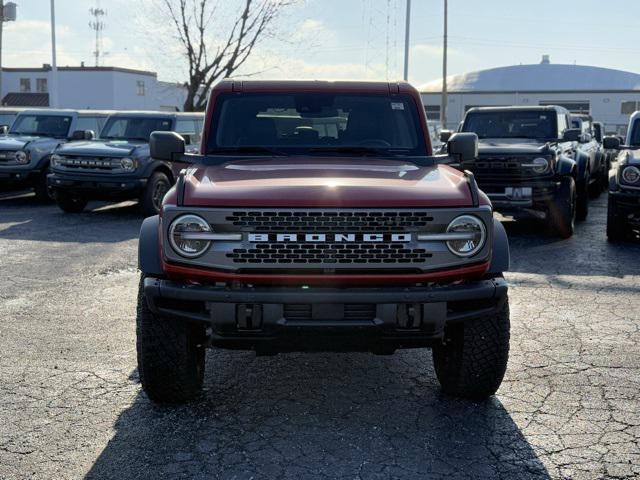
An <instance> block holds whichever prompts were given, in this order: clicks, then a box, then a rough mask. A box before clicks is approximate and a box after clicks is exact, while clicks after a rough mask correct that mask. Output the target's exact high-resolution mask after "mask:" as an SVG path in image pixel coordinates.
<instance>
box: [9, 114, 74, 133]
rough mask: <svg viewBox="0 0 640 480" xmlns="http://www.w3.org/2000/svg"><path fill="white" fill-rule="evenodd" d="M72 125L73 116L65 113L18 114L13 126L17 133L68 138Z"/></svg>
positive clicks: (12, 129)
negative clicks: (64, 114)
mask: <svg viewBox="0 0 640 480" xmlns="http://www.w3.org/2000/svg"><path fill="white" fill-rule="evenodd" d="M70 126H71V117H67V116H63V115H31V114H27V115H18V116H17V117H16V119H15V122H14V123H13V125H12V126H11V131H10V133H13V134H15V135H36V136H40V137H53V138H66V137H67V136H68V134H69V127H70Z"/></svg>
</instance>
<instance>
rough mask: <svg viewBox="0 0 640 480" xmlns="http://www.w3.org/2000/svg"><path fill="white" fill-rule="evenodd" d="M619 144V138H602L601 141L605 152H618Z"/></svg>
mask: <svg viewBox="0 0 640 480" xmlns="http://www.w3.org/2000/svg"><path fill="white" fill-rule="evenodd" d="M621 144H622V143H621V142H620V138H618V137H614V136H610V137H604V139H603V140H602V146H603V147H604V149H605V150H620V145H621Z"/></svg>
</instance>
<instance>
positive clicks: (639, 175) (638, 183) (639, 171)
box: [620, 165, 640, 187]
mask: <svg viewBox="0 0 640 480" xmlns="http://www.w3.org/2000/svg"><path fill="white" fill-rule="evenodd" d="M628 172H634V173H635V175H636V179H635V180H633V181H632V180H628V179H627V177H626V176H625V175H626V174H627V173H628ZM620 179H621V180H622V184H623V185H629V186H631V187H640V168H638V167H637V166H636V165H627V166H625V167H624V168H622V171H621V172H620Z"/></svg>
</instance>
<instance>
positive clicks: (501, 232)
mask: <svg viewBox="0 0 640 480" xmlns="http://www.w3.org/2000/svg"><path fill="white" fill-rule="evenodd" d="M510 264H511V254H510V251H509V238H508V237H507V231H506V230H505V228H504V225H502V223H501V222H499V221H497V220H494V221H493V250H492V253H491V264H490V265H489V271H488V272H487V273H488V274H490V275H498V274H501V273H503V272H507V271H508V270H509V266H510Z"/></svg>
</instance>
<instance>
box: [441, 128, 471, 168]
mask: <svg viewBox="0 0 640 480" xmlns="http://www.w3.org/2000/svg"><path fill="white" fill-rule="evenodd" d="M447 151H448V153H449V155H450V156H456V157H458V160H459V161H460V162H468V161H471V160H475V159H476V158H478V135H476V134H475V133H471V132H465V133H462V132H459V133H454V134H453V135H451V138H449V142H448V144H447Z"/></svg>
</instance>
